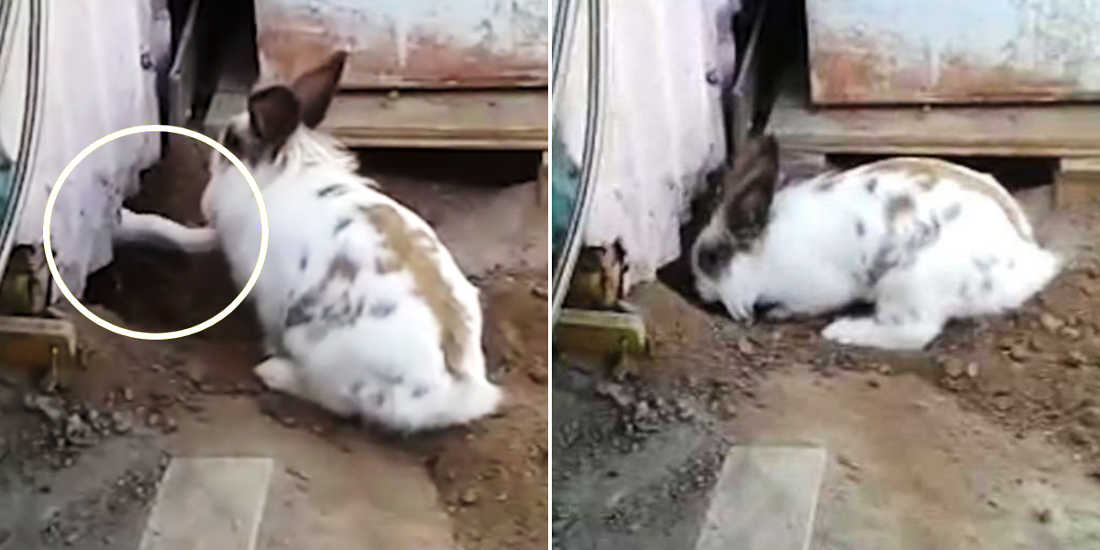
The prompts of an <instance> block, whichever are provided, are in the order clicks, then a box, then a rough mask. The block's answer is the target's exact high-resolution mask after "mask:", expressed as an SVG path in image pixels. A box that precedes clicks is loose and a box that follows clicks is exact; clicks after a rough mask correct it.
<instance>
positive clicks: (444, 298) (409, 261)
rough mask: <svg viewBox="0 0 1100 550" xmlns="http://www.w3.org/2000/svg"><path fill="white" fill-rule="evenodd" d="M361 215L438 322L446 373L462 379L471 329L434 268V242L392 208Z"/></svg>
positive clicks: (379, 207)
mask: <svg viewBox="0 0 1100 550" xmlns="http://www.w3.org/2000/svg"><path fill="white" fill-rule="evenodd" d="M363 213H364V214H366V216H367V219H368V220H369V221H370V223H371V225H373V226H374V227H375V229H377V230H378V232H379V233H380V234H381V235H382V240H383V246H384V247H385V248H386V249H388V250H389V251H390V254H391V255H392V258H391V260H392V264H393V265H395V266H397V267H398V268H404V269H407V270H408V271H409V273H410V274H411V275H412V278H413V285H414V287H415V289H416V290H415V292H416V293H417V294H418V295H420V296H421V297H422V298H424V300H425V301H426V302H427V303H428V307H429V308H431V310H432V313H433V314H435V318H436V319H437V320H438V321H439V325H440V331H441V334H440V336H441V339H442V347H443V362H444V365H445V366H446V368H447V371H448V372H450V373H451V374H452V375H453V376H454V377H455V378H463V377H465V373H464V372H462V371H461V370H460V369H459V362H460V361H461V358H462V355H463V353H464V352H465V351H466V350H465V346H466V341H467V340H469V338H470V326H469V325H468V324H467V319H466V314H465V312H464V311H463V308H462V304H460V303H459V302H458V300H457V299H456V298H455V296H454V292H453V289H452V288H451V285H450V284H448V283H447V281H446V280H445V279H444V278H443V275H442V273H440V272H439V269H438V268H437V264H436V261H435V259H434V258H433V256H435V255H436V254H437V250H436V245H435V242H434V241H433V239H431V237H430V236H429V235H428V234H427V233H426V232H424V231H423V230H420V229H414V228H412V227H409V225H408V224H406V223H405V220H404V219H403V218H402V217H401V215H400V214H399V213H398V212H397V210H395V209H394V208H393V207H392V206H387V205H375V206H366V207H363ZM385 267H389V266H385ZM379 272H381V270H379Z"/></svg>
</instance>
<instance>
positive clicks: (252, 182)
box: [42, 124, 268, 340]
mask: <svg viewBox="0 0 1100 550" xmlns="http://www.w3.org/2000/svg"><path fill="white" fill-rule="evenodd" d="M145 132H168V133H170V134H178V135H181V136H187V137H189V138H191V139H195V140H198V141H201V142H202V143H205V144H207V145H209V146H210V147H212V148H214V150H215V151H217V152H218V153H221V155H222V156H223V157H225V158H227V159H229V162H231V163H232V164H233V166H235V167H236V168H237V170H238V171H239V172H240V173H241V175H242V176H244V180H245V181H246V182H248V187H249V189H251V190H252V196H253V197H254V198H255V199H256V206H257V207H259V209H260V254H259V257H258V258H256V267H254V268H253V269H252V275H251V276H250V277H249V278H248V282H247V283H245V285H244V288H242V289H241V292H240V293H239V294H237V297H236V298H233V301H232V302H230V303H229V305H228V306H225V309H223V310H221V311H219V312H218V313H217V314H216V315H214V316H213V317H211V318H209V319H207V320H205V321H203V322H201V323H199V324H197V325H194V326H190V327H187V328H185V329H181V330H174V331H171V332H141V331H137V330H130V329H128V328H125V327H120V326H118V325H115V324H113V323H111V322H108V321H106V320H105V319H103V318H101V317H99V316H98V315H96V314H95V313H92V311H91V310H90V309H88V308H87V307H84V304H82V303H80V300H78V299H77V298H76V296H74V295H73V293H72V291H71V290H69V287H68V286H66V285H65V281H64V280H62V279H61V274H60V273H58V271H57V264H55V263H54V258H53V247H52V246H51V244H52V243H51V238H50V220H51V218H52V216H53V207H54V203H55V202H56V201H57V196H58V194H59V193H60V192H61V186H62V185H64V183H65V181H66V180H68V179H69V176H70V175H72V172H73V170H75V169H76V167H77V165H79V164H80V163H81V162H83V161H84V159H85V158H87V156H88V155H90V154H92V152H94V151H95V150H96V149H99V148H100V147H102V146H104V145H106V144H108V143H110V142H112V141H114V140H116V139H118V138H121V137H126V136H131V135H134V134H141V133H145ZM267 238H268V227H267V206H266V205H264V198H263V195H262V194H261V193H260V187H259V186H258V185H256V179H255V178H254V177H252V172H249V171H248V168H246V167H245V165H244V163H243V162H241V159H239V158H237V156H236V155H234V154H233V153H232V152H230V151H229V149H226V148H225V146H223V145H222V144H220V143H218V142H217V141H215V140H213V139H211V138H210V137H209V136H207V135H205V134H200V133H199V132H195V131H193V130H188V129H187V128H181V127H179V126H171V125H165V124H149V125H144V126H131V127H129V128H123V129H122V130H118V131H115V132H111V133H110V134H107V135H105V136H103V137H101V138H99V139H98V140H96V141H95V142H93V143H92V144H91V145H89V146H87V147H85V148H84V150H83V151H81V152H80V153H79V154H77V155H76V157H75V158H73V160H71V161H69V164H68V166H66V167H65V169H64V170H62V171H61V175H60V176H58V177H57V181H56V182H54V185H53V189H51V190H50V196H49V198H48V199H46V213H45V215H44V216H43V217H42V247H43V248H44V249H45V251H46V264H47V265H48V266H49V268H50V274H51V275H53V278H54V281H55V282H56V283H57V287H58V288H59V289H61V294H63V295H64V296H65V299H66V300H68V301H69V303H70V304H72V305H73V307H75V308H76V310H77V311H79V312H80V313H81V314H83V315H84V316H85V317H87V318H88V320H89V321H91V322H93V323H95V324H97V325H99V326H101V327H103V328H105V329H107V330H109V331H111V332H113V333H115V334H120V335H122V336H129V337H130V338H136V339H138V340H172V339H175V338H183V337H184V336H190V335H192V334H197V333H199V332H202V331H204V330H206V329H208V328H210V327H212V326H214V325H216V324H218V322H220V321H221V320H222V319H225V318H226V317H227V316H228V315H229V314H230V313H233V310H235V309H237V306H239V305H241V302H243V301H244V300H245V298H247V297H248V293H249V292H251V291H252V287H253V286H255V284H256V280H257V279H259V278H260V272H261V271H263V268H264V258H266V257H267Z"/></svg>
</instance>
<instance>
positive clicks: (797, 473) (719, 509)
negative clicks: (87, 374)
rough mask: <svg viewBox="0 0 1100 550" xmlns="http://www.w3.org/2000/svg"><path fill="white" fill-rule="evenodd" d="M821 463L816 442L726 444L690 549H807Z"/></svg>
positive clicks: (822, 455) (823, 455)
mask: <svg viewBox="0 0 1100 550" xmlns="http://www.w3.org/2000/svg"><path fill="white" fill-rule="evenodd" d="M825 463H826V453H825V449H823V448H820V447H754V446H738V447H733V448H732V449H730V452H729V454H728V455H726V459H725V462H724V464H723V466H722V473H721V474H720V475H719V477H718V483H717V484H716V485H715V489H714V494H713V496H712V500H711V503H710V507H709V509H708V510H707V515H706V519H705V520H704V523H703V527H702V529H701V532H700V535H699V539H698V540H697V541H696V544H695V550H729V549H733V548H736V549H737V550H808V549H809V547H810V539H811V537H812V535H813V525H814V512H815V509H816V508H817V498H818V493H819V491H820V489H821V480H822V477H823V476H824V474H825Z"/></svg>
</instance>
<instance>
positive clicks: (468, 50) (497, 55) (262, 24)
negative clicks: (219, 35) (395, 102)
mask: <svg viewBox="0 0 1100 550" xmlns="http://www.w3.org/2000/svg"><path fill="white" fill-rule="evenodd" d="M255 6H256V30H257V47H258V50H259V61H260V67H261V72H262V73H263V74H264V75H265V76H266V77H268V78H274V79H278V78H280V77H281V78H283V79H288V78H293V77H294V76H297V75H298V74H301V73H302V72H304V71H306V70H308V69H310V68H312V66H313V65H315V64H316V63H317V62H318V61H319V60H321V59H325V58H326V57H328V56H329V55H330V54H331V53H332V52H333V51H335V50H337V49H341V50H348V51H350V56H349V57H348V62H347V66H346V68H345V70H344V75H343V77H342V79H341V87H342V88H344V89H393V88H402V89H404V88H512V87H517V86H524V87H543V86H546V85H547V56H548V53H549V48H548V46H547V44H548V39H547V36H548V35H547V29H548V25H547V23H548V9H547V7H548V6H547V0H512V1H510V2H495V1H492V2H489V1H476V2H453V1H450V0H418V1H416V2H394V1H388V2H378V1H374V0H255Z"/></svg>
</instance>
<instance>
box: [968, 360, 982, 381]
mask: <svg viewBox="0 0 1100 550" xmlns="http://www.w3.org/2000/svg"><path fill="white" fill-rule="evenodd" d="M978 368H979V367H978V364H977V363H975V362H973V361H971V362H970V363H967V365H966V375H967V376H969V377H970V378H977V377H978Z"/></svg>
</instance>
